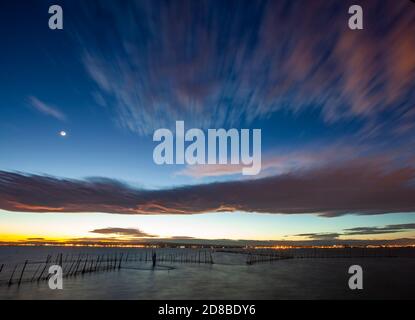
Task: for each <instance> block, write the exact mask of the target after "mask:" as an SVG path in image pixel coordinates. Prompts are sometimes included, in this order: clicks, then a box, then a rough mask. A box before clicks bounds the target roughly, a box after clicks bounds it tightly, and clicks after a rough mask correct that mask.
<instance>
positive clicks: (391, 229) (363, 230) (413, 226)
mask: <svg viewBox="0 0 415 320" xmlns="http://www.w3.org/2000/svg"><path fill="white" fill-rule="evenodd" d="M411 230H415V223H404V224H390V225H387V226H383V227H355V228H349V229H344V230H343V232H341V233H336V232H333V233H300V234H296V235H294V236H296V237H306V238H308V239H312V240H335V239H338V238H339V237H340V236H366V235H376V234H388V233H398V232H404V231H411Z"/></svg>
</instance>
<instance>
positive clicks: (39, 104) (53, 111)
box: [29, 97, 66, 121]
mask: <svg viewBox="0 0 415 320" xmlns="http://www.w3.org/2000/svg"><path fill="white" fill-rule="evenodd" d="M29 101H30V104H31V105H32V106H33V107H34V108H35V109H36V110H37V111H39V112H41V113H43V114H44V115H47V116H50V117H53V118H55V119H58V120H60V121H66V115H65V114H64V113H63V112H61V111H60V110H59V109H58V108H56V107H54V106H51V105H49V104H46V103H45V102H43V101H41V100H39V99H38V98H36V97H29Z"/></svg>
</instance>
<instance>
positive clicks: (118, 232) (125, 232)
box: [89, 228, 157, 238]
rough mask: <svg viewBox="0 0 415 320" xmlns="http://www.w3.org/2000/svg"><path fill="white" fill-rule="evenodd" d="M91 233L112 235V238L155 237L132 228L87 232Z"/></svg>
mask: <svg viewBox="0 0 415 320" xmlns="http://www.w3.org/2000/svg"><path fill="white" fill-rule="evenodd" d="M89 232H91V233H98V234H105V235H112V236H125V237H129V238H153V237H157V236H155V235H152V234H149V233H146V232H143V231H141V230H140V229H133V228H103V229H94V230H91V231H89Z"/></svg>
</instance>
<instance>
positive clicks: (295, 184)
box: [0, 160, 415, 216]
mask: <svg viewBox="0 0 415 320" xmlns="http://www.w3.org/2000/svg"><path fill="white" fill-rule="evenodd" d="M414 178H415V169H414V168H412V167H403V168H395V167H393V166H392V167H387V166H384V164H383V163H382V162H380V163H379V162H376V161H375V160H367V161H363V160H358V161H357V160H356V161H350V162H345V163H341V164H339V165H329V166H324V167H319V168H315V169H310V170H305V171H301V170H300V171H297V172H294V173H287V174H281V175H276V176H271V177H266V178H261V179H255V180H239V181H229V182H217V183H210V184H198V185H190V186H183V187H176V188H170V189H162V190H145V189H134V188H131V187H129V186H128V185H125V184H122V183H120V182H118V181H116V180H109V179H93V180H68V179H58V178H54V177H48V176H39V175H27V174H21V173H11V172H4V171H1V172H0V208H1V209H3V210H8V211H23V212H104V213H121V214H196V213H208V212H231V211H245V212H259V213H281V214H295V213H314V214H319V215H324V216H338V215H342V214H350V213H353V214H382V213H396V212H415V186H414Z"/></svg>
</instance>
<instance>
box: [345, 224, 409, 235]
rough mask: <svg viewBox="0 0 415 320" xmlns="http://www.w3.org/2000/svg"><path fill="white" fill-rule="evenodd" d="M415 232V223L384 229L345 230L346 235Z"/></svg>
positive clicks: (360, 228)
mask: <svg viewBox="0 0 415 320" xmlns="http://www.w3.org/2000/svg"><path fill="white" fill-rule="evenodd" d="M409 230H415V223H405V224H390V225H387V226H384V227H357V228H350V229H345V230H344V231H345V233H344V234H345V235H370V234H386V233H396V232H402V231H409Z"/></svg>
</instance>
